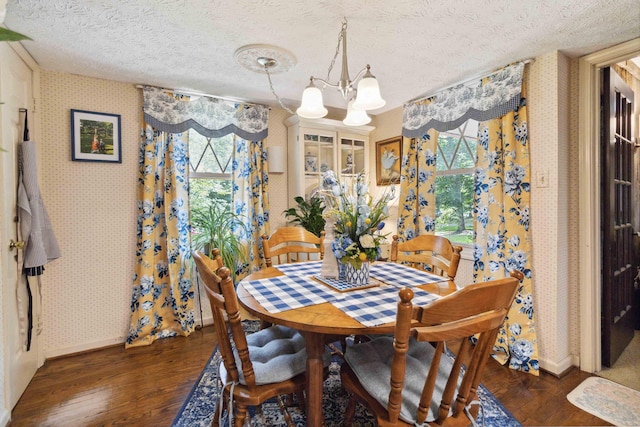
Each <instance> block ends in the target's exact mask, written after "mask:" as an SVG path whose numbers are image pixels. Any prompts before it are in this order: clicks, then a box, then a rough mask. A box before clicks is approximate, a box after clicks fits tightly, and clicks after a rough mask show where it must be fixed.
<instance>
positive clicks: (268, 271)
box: [237, 261, 457, 427]
mask: <svg viewBox="0 0 640 427" xmlns="http://www.w3.org/2000/svg"><path fill="white" fill-rule="evenodd" d="M321 267H322V261H308V262H297V263H291V264H280V265H276V266H273V267H268V268H265V269H262V270H259V271H257V272H254V273H252V274H250V275H249V276H247V277H245V278H244V279H243V280H241V281H240V282H239V283H238V285H237V295H238V299H239V301H240V304H241V305H242V306H243V307H244V308H245V309H246V310H247V311H248V312H249V313H250V314H251V315H253V316H255V317H257V318H258V319H261V320H263V321H266V322H269V323H273V324H278V325H283V326H287V327H290V328H293V329H296V330H298V331H299V332H300V333H301V334H302V336H303V337H304V338H305V342H306V350H307V363H306V378H307V384H306V399H305V401H306V416H307V425H308V426H310V427H319V426H322V425H323V424H324V417H323V413H322V385H323V380H324V377H323V372H324V365H325V364H324V357H323V356H324V353H325V345H326V344H328V343H331V342H334V341H339V340H341V339H342V338H344V337H345V336H349V335H356V336H358V335H360V336H362V335H377V334H390V333H393V332H394V325H395V314H396V311H397V302H398V291H399V290H400V289H402V288H403V287H405V286H407V287H411V288H412V290H413V291H414V299H413V303H414V304H428V303H429V302H430V301H434V300H436V299H437V298H440V297H442V296H444V295H448V294H451V293H452V292H454V291H455V290H456V289H457V288H456V285H455V283H454V282H453V281H452V280H449V279H447V278H444V277H441V276H437V275H434V274H431V273H428V272H425V271H423V270H418V269H414V268H412V267H409V266H406V265H403V264H397V263H391V262H383V261H377V262H375V263H372V264H371V266H370V281H369V284H368V285H366V287H360V286H355V287H354V286H351V285H350V284H348V283H346V281H344V280H339V279H337V278H327V277H323V276H321V275H320V271H321Z"/></svg>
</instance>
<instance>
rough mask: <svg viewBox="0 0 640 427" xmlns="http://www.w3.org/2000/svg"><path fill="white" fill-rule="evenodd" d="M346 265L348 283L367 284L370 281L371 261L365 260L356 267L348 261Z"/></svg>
mask: <svg viewBox="0 0 640 427" xmlns="http://www.w3.org/2000/svg"><path fill="white" fill-rule="evenodd" d="M344 266H345V275H346V280H347V282H348V283H351V284H354V285H367V284H368V283H369V262H367V261H365V262H363V263H362V265H361V267H360V268H355V267H354V266H353V264H351V263H346V264H345V265H344Z"/></svg>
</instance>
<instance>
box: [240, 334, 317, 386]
mask: <svg viewBox="0 0 640 427" xmlns="http://www.w3.org/2000/svg"><path fill="white" fill-rule="evenodd" d="M247 344H248V347H249V357H250V359H251V363H252V365H253V371H254V373H255V376H256V384H257V385H261V384H272V383H277V382H281V381H285V380H288V379H290V378H293V377H295V376H296V375H298V374H301V373H303V372H304V371H305V369H306V363H307V350H306V347H305V342H304V337H303V336H302V335H300V333H299V332H298V331H296V330H295V329H291V328H287V327H285V326H280V325H273V326H270V327H268V328H266V329H261V330H259V331H258V332H255V333H253V334H249V335H247ZM234 356H235V359H236V366H238V368H239V374H240V383H241V384H245V385H246V382H245V379H244V374H243V372H242V369H240V367H241V366H242V363H241V362H240V357H239V356H238V354H237V352H235V350H234Z"/></svg>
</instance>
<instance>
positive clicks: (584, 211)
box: [578, 38, 640, 372]
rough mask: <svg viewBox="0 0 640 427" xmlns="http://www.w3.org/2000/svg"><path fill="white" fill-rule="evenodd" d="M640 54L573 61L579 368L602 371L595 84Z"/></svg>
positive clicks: (638, 49)
mask: <svg viewBox="0 0 640 427" xmlns="http://www.w3.org/2000/svg"><path fill="white" fill-rule="evenodd" d="M638 54H640V38H637V39H633V40H629V41H627V42H624V43H621V44H619V45H616V46H612V47H610V48H607V49H604V50H601V51H598V52H595V53H592V54H589V55H586V56H583V57H581V58H579V61H578V81H579V89H578V105H579V106H578V161H579V165H578V181H579V183H578V190H579V193H578V194H579V198H578V199H579V200H578V212H579V214H578V219H579V231H578V237H579V255H578V263H579V266H580V268H579V270H580V273H579V280H580V281H579V283H580V285H579V287H580V289H579V290H580V322H579V323H580V369H581V370H583V371H586V372H597V371H599V370H601V369H602V356H601V350H602V345H601V342H600V337H601V324H600V310H601V307H600V306H601V304H602V298H601V297H600V292H601V289H602V283H601V282H602V281H601V278H600V261H601V259H602V255H601V254H602V248H601V242H600V190H599V189H600V162H601V160H600V152H599V147H600V143H599V140H600V136H599V135H600V79H599V72H600V69H601V68H602V67H606V66H609V65H611V64H614V63H616V62H620V61H624V60H627V59H629V58H632V57H634V56H638Z"/></svg>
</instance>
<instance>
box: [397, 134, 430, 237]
mask: <svg viewBox="0 0 640 427" xmlns="http://www.w3.org/2000/svg"><path fill="white" fill-rule="evenodd" d="M402 144H403V145H402V153H403V154H402V165H401V178H400V198H399V202H398V238H399V239H400V241H407V240H411V239H413V238H414V237H416V236H419V235H421V234H433V233H434V231H435V225H436V190H435V185H436V153H437V147H438V132H437V131H436V130H434V129H430V130H429V131H428V132H427V133H425V134H424V135H422V137H420V138H406V137H404V138H403V141H402Z"/></svg>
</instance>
